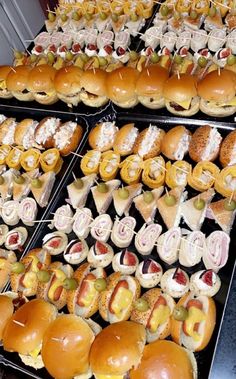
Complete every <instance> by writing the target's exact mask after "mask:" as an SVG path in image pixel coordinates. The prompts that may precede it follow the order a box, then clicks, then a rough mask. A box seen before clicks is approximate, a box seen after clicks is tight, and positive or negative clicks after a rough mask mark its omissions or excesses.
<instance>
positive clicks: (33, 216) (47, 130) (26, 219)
mask: <svg viewBox="0 0 236 379" xmlns="http://www.w3.org/2000/svg"><path fill="white" fill-rule="evenodd" d="M86 133H87V124H86V122H85V120H83V119H82V118H81V117H77V118H75V117H72V116H71V115H67V116H64V117H63V116H60V118H59V117H55V115H54V114H53V115H51V114H50V113H48V114H47V117H45V114H40V113H39V114H36V112H33V114H31V115H30V114H29V113H27V112H25V111H22V112H20V114H17V112H12V111H8V112H4V115H3V114H1V116H0V220H1V221H0V244H1V249H0V261H1V280H0V291H2V290H3V289H4V287H5V285H6V284H7V282H8V280H9V274H10V271H9V264H11V263H14V262H16V261H17V259H19V257H20V256H21V255H22V254H23V252H24V249H25V248H26V246H27V245H28V243H29V241H30V239H31V238H32V236H33V234H34V233H35V231H36V229H37V227H38V226H39V224H40V223H41V222H42V221H41V219H42V217H43V214H44V212H45V209H46V207H47V206H48V204H49V203H50V201H51V200H52V199H53V197H54V196H55V195H56V193H57V192H58V190H59V187H60V183H61V182H62V181H63V180H64V178H65V177H66V174H67V170H68V169H69V168H70V166H71V164H72V163H73V159H75V157H76V156H75V155H74V153H73V152H74V151H78V150H79V146H80V143H81V141H82V140H83V138H85V136H86Z"/></svg>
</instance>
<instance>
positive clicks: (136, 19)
mask: <svg viewBox="0 0 236 379" xmlns="http://www.w3.org/2000/svg"><path fill="white" fill-rule="evenodd" d="M130 20H131V21H133V22H135V21H138V15H137V14H136V13H132V14H131V15H130Z"/></svg>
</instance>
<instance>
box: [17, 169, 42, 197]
mask: <svg viewBox="0 0 236 379" xmlns="http://www.w3.org/2000/svg"><path fill="white" fill-rule="evenodd" d="M38 176H39V170H38V169H35V170H32V171H29V172H25V173H24V174H22V177H23V178H24V179H25V181H24V183H23V184H18V183H16V182H15V181H13V199H14V200H16V201H21V200H22V199H23V198H24V197H27V196H28V195H29V193H30V190H31V179H34V178H37V177H38Z"/></svg>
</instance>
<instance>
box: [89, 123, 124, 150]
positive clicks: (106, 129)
mask: <svg viewBox="0 0 236 379" xmlns="http://www.w3.org/2000/svg"><path fill="white" fill-rule="evenodd" d="M117 130H118V128H117V126H115V123H114V122H101V123H99V124H97V125H96V126H95V128H93V129H92V130H91V132H90V133H89V137H88V142H89V146H90V147H91V148H92V149H95V150H98V151H101V152H103V151H107V150H110V149H112V147H113V143H114V140H115V137H116V133H117Z"/></svg>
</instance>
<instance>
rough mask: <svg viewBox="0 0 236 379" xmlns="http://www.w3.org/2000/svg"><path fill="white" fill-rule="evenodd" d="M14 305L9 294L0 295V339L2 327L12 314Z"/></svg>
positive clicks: (0, 338)
mask: <svg viewBox="0 0 236 379" xmlns="http://www.w3.org/2000/svg"><path fill="white" fill-rule="evenodd" d="M13 312H14V305H13V302H12V299H11V298H10V297H9V296H5V295H0V341H1V340H2V336H3V331H4V328H5V326H6V324H7V322H8V321H9V319H10V318H11V316H12V315H13Z"/></svg>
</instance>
